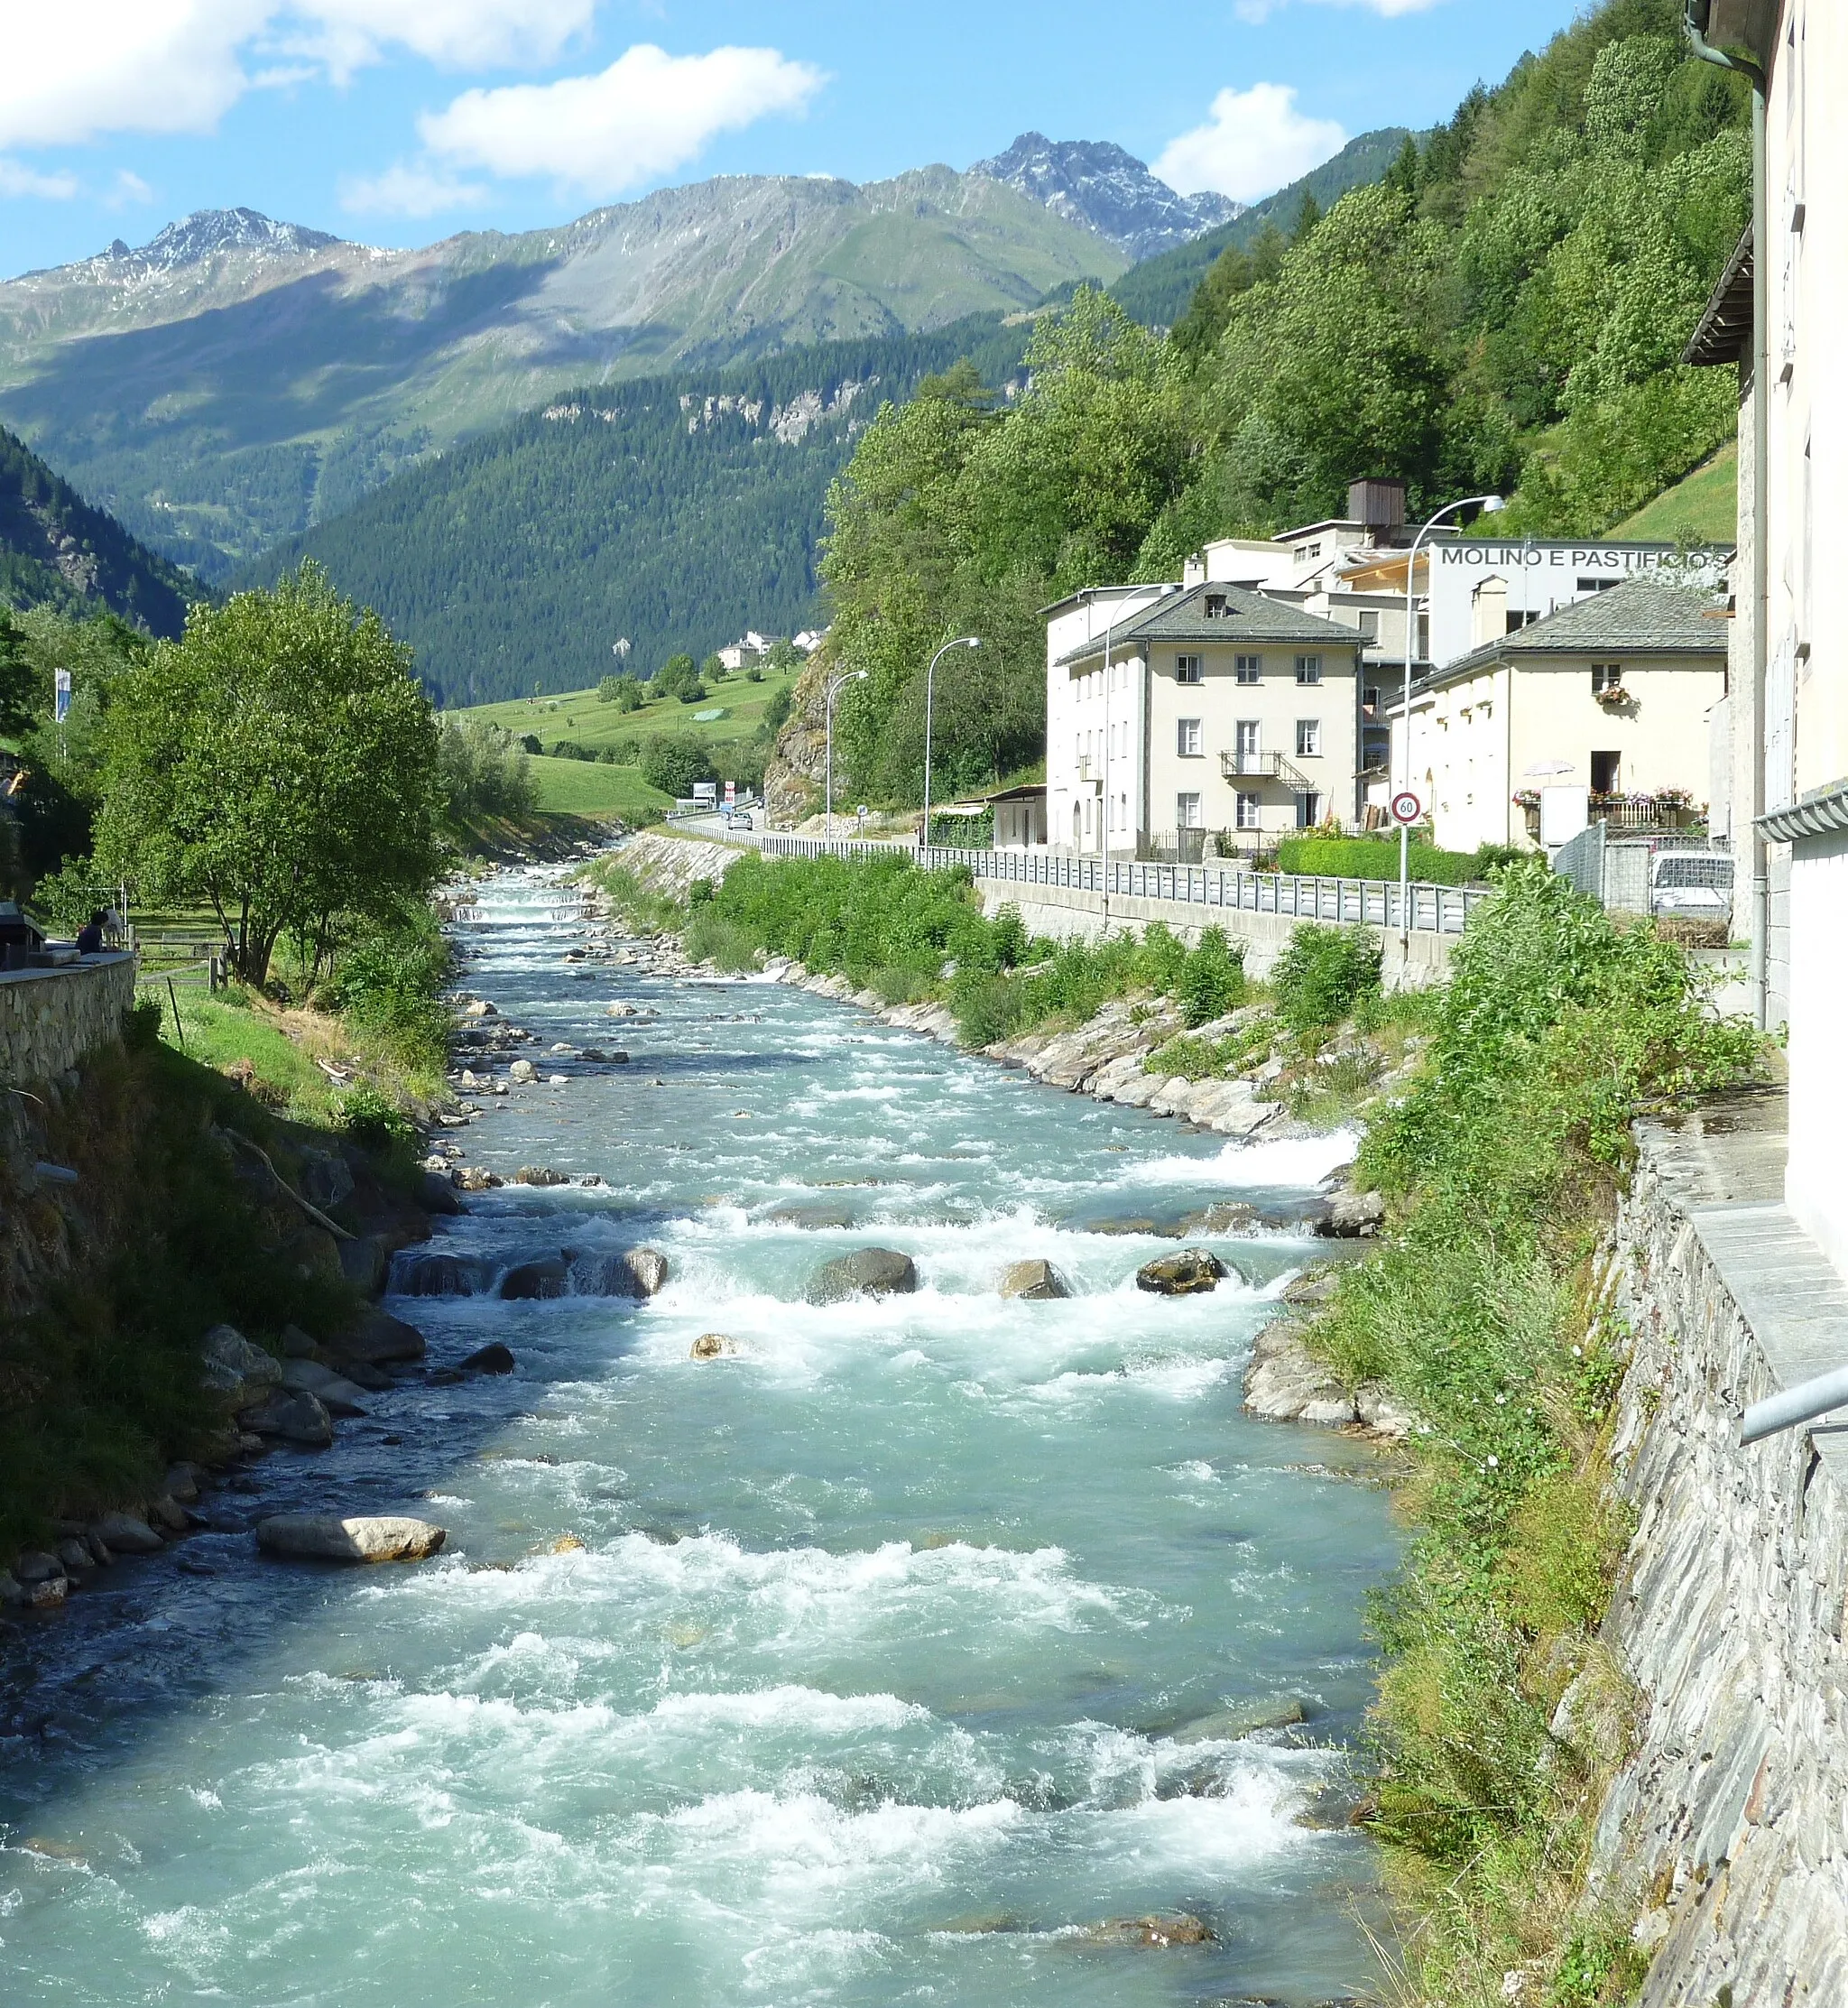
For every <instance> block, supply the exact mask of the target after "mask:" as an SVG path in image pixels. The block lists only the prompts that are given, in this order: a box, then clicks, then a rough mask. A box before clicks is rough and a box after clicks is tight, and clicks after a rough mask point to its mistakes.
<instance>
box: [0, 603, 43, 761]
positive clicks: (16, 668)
mask: <svg viewBox="0 0 1848 2008" xmlns="http://www.w3.org/2000/svg"><path fill="white" fill-rule="evenodd" d="M37 695H38V679H37V677H36V676H34V675H33V673H32V663H31V662H30V661H29V660H28V658H27V655H26V652H25V638H24V637H23V635H22V634H20V632H19V630H18V628H16V627H15V626H14V625H13V616H12V615H11V614H9V613H8V612H7V610H6V608H5V607H4V606H0V732H4V733H5V734H7V735H8V736H14V735H16V734H18V733H21V732H23V731H24V730H25V729H26V727H27V726H30V725H31V724H32V699H34V698H35V697H36V696H37Z"/></svg>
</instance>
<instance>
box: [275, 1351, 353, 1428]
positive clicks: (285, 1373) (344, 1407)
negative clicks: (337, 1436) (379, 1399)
mask: <svg viewBox="0 0 1848 2008" xmlns="http://www.w3.org/2000/svg"><path fill="white" fill-rule="evenodd" d="M282 1385H283V1387H284V1388H285V1389H286V1390H287V1391H288V1392H289V1393H291V1394H311V1395H313V1396H314V1398H315V1400H316V1401H317V1402H319V1403H320V1405H321V1406H322V1407H323V1408H324V1409H325V1410H326V1411H328V1414H329V1415H364V1414H365V1412H366V1408H365V1393H366V1390H365V1388H363V1387H360V1386H358V1385H356V1383H354V1382H352V1381H349V1380H347V1378H346V1376H345V1375H344V1374H337V1373H335V1371H334V1370H333V1368H332V1367H331V1366H323V1365H321V1363H320V1362H319V1360H307V1359H295V1360H289V1361H287V1362H286V1363H285V1364H284V1365H283V1368H282Z"/></svg>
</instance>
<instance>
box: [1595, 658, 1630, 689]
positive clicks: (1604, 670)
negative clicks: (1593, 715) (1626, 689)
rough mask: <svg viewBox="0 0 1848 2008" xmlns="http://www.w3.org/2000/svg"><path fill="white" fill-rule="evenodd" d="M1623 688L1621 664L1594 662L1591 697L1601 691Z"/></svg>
mask: <svg viewBox="0 0 1848 2008" xmlns="http://www.w3.org/2000/svg"><path fill="white" fill-rule="evenodd" d="M1622 688H1623V665H1622V663H1621V662H1594V663H1593V664H1592V695H1593V696H1594V697H1596V696H1597V694H1598V693H1599V691H1601V690H1621V689H1622Z"/></svg>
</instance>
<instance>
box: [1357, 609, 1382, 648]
mask: <svg viewBox="0 0 1848 2008" xmlns="http://www.w3.org/2000/svg"><path fill="white" fill-rule="evenodd" d="M1361 639H1362V640H1363V642H1377V641H1378V640H1379V639H1380V609H1379V608H1378V607H1377V606H1368V607H1363V609H1362V611H1361Z"/></svg>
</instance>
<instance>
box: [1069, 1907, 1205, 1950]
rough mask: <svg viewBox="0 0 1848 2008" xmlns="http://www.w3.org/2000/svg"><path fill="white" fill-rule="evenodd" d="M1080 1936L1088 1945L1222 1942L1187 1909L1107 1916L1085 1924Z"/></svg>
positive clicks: (1158, 1945)
mask: <svg viewBox="0 0 1848 2008" xmlns="http://www.w3.org/2000/svg"><path fill="white" fill-rule="evenodd" d="M1078 1937H1079V1938H1080V1939H1082V1940H1083V1941H1084V1943H1085V1944H1086V1945H1122V1946H1141V1947H1146V1948H1149V1949H1150V1950H1160V1949H1161V1948H1165V1947H1168V1946H1177V1945H1215V1944H1217V1942H1218V1941H1217V1939H1215V1937H1214V1935H1213V1931H1212V1929H1211V1927H1210V1926H1208V1925H1206V1924H1203V1923H1202V1922H1201V1921H1200V1920H1199V1919H1198V1918H1197V1917H1190V1916H1188V1915H1187V1913H1186V1912H1185V1911H1180V1912H1177V1913H1176V1914H1175V1915H1174V1916H1172V1917H1147V1918H1105V1919H1104V1921H1103V1923H1101V1924H1087V1925H1086V1926H1084V1927H1083V1929H1081V1930H1080V1931H1079V1933H1078Z"/></svg>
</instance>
